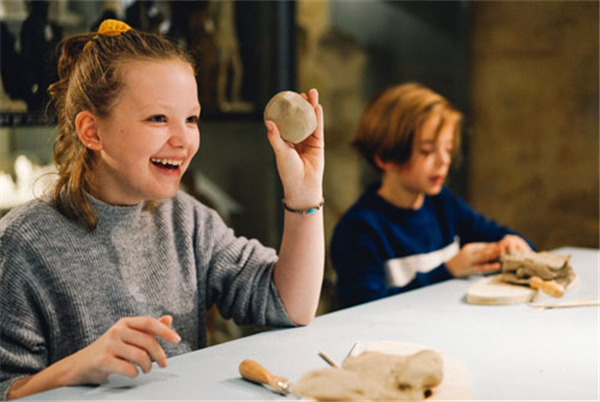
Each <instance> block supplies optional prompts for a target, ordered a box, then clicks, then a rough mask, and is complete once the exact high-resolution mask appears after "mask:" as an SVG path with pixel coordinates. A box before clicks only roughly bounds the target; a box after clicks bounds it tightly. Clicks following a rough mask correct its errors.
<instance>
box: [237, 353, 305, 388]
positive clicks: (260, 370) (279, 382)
mask: <svg viewBox="0 0 600 402" xmlns="http://www.w3.org/2000/svg"><path fill="white" fill-rule="evenodd" d="M239 371H240V375H241V376H242V377H243V378H245V379H246V380H248V381H252V382H254V383H257V384H261V385H267V386H268V387H269V388H271V389H273V391H275V392H277V393H278V394H280V395H288V394H291V393H293V392H294V391H293V385H292V382H291V381H290V380H288V379H287V378H285V377H279V376H276V375H274V374H273V373H271V372H270V371H269V370H267V369H266V368H264V367H263V366H261V365H260V364H258V363H257V362H255V361H254V360H250V359H246V360H244V361H242V362H241V363H240V367H239Z"/></svg>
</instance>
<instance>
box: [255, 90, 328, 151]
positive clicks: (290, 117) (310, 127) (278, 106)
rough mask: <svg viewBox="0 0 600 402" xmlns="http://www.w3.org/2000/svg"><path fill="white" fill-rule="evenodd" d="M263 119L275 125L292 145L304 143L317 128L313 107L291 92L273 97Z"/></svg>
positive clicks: (283, 92) (280, 93)
mask: <svg viewBox="0 0 600 402" xmlns="http://www.w3.org/2000/svg"><path fill="white" fill-rule="evenodd" d="M264 117H265V120H271V121H273V122H275V124H277V127H278V128H279V132H280V133H281V136H282V137H283V139H284V140H286V141H289V142H291V143H294V144H298V143H299V142H302V141H304V140H305V139H306V137H308V136H309V135H311V134H312V133H313V132H314V131H315V129H316V128H317V115H316V114H315V110H314V108H313V106H312V105H311V104H310V103H309V102H308V101H307V100H306V99H304V98H303V97H302V96H300V95H298V94H297V93H296V92H292V91H282V92H279V93H277V94H276V95H275V96H273V97H272V98H271V100H270V101H269V103H267V106H266V107H265V114H264Z"/></svg>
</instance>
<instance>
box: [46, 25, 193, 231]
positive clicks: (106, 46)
mask: <svg viewBox="0 0 600 402" xmlns="http://www.w3.org/2000/svg"><path fill="white" fill-rule="evenodd" d="M109 21H110V20H109ZM105 22H106V21H105ZM61 48H62V54H61V57H60V60H59V63H58V76H59V80H58V81H57V82H55V83H54V84H52V85H51V86H50V87H49V88H48V91H49V93H50V96H51V99H52V101H53V106H54V108H55V110H56V113H57V116H58V126H59V133H58V136H57V137H56V140H55V142H54V162H55V164H56V167H57V170H58V180H57V182H56V185H55V187H54V202H55V203H56V206H57V207H58V209H59V210H60V211H61V212H63V213H64V214H65V215H67V216H69V217H71V218H75V217H79V218H82V219H84V220H85V221H86V222H87V224H88V226H89V227H90V228H91V229H93V228H95V226H96V216H95V214H94V211H93V210H92V208H91V206H90V203H89V201H88V198H87V196H86V193H88V194H89V193H93V191H92V190H93V188H94V180H93V176H92V166H93V164H94V155H95V154H94V152H93V151H92V150H90V149H88V148H87V147H86V146H85V145H84V144H82V143H81V141H80V140H79V137H78V136H77V130H76V128H75V118H76V117H77V114H79V113H80V112H82V111H84V110H87V111H90V112H91V113H93V114H95V115H97V116H100V117H106V116H108V115H109V114H110V113H111V108H112V106H113V105H114V103H115V101H116V98H117V96H118V95H119V93H120V92H121V89H122V88H123V85H124V81H123V73H122V66H123V65H124V64H125V63H127V62H129V61H136V60H137V61H139V60H141V61H167V60H183V61H185V62H187V63H189V64H190V65H191V66H193V62H192V59H191V58H190V56H189V55H188V54H187V53H185V52H184V51H183V50H182V49H180V48H179V47H178V46H176V45H175V44H174V43H172V42H170V41H169V40H167V39H165V38H163V37H161V36H159V35H156V34H152V33H146V32H141V31H137V30H134V29H129V30H128V31H126V32H122V33H119V34H116V35H115V34H113V35H108V34H107V35H104V34H95V33H84V34H78V35H74V36H71V37H69V38H67V39H65V40H64V41H63V42H62V45H61ZM148 205H150V206H151V205H153V203H152V202H151V203H150V204H147V206H148Z"/></svg>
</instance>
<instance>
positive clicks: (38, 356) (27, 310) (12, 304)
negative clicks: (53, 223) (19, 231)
mask: <svg viewBox="0 0 600 402" xmlns="http://www.w3.org/2000/svg"><path fill="white" fill-rule="evenodd" d="M0 240H2V239H1V238H0ZM0 243H1V242H0ZM5 246H6V244H5V243H4V244H2V253H1V254H0V398H1V399H2V400H6V398H7V394H8V391H9V389H10V387H11V385H12V383H13V382H14V381H15V380H16V379H17V378H20V377H23V376H29V375H33V374H35V373H37V372H39V371H41V370H42V369H44V368H45V367H46V366H47V364H48V353H47V347H46V340H45V337H44V325H43V322H44V320H43V318H42V313H41V310H42V307H41V305H40V303H39V298H38V296H37V294H36V290H35V286H36V285H40V284H39V283H37V282H36V280H35V278H32V277H31V275H28V274H27V273H28V272H31V271H30V268H31V262H30V261H27V259H26V258H24V257H23V255H22V254H21V253H19V249H18V248H15V247H5Z"/></svg>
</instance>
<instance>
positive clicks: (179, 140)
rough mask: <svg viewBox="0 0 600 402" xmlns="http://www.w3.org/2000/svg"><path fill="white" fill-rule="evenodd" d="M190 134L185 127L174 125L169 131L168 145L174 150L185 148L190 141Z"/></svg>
mask: <svg viewBox="0 0 600 402" xmlns="http://www.w3.org/2000/svg"><path fill="white" fill-rule="evenodd" d="M191 136H192V133H191V132H190V129H189V128H188V127H186V126H185V125H176V126H174V127H173V129H172V130H171V137H170V138H169V144H170V145H171V146H173V147H175V148H186V147H187V146H189V144H190V141H191Z"/></svg>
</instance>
